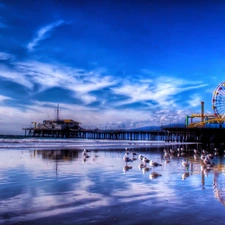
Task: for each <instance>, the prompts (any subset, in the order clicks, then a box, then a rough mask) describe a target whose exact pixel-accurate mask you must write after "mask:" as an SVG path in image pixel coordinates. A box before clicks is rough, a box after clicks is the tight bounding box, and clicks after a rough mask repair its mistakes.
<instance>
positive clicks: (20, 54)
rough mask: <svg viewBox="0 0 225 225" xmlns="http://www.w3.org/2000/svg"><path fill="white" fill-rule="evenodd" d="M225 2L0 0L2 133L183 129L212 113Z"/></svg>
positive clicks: (224, 35)
mask: <svg viewBox="0 0 225 225" xmlns="http://www.w3.org/2000/svg"><path fill="white" fill-rule="evenodd" d="M224 11H225V1H219V0H217V1H200V0H195V1H190V0H188V1H179V0H177V1H175V0H171V1H168V0H165V1H161V0H152V1H147V0H146V1H144V0H140V1H127V0H123V1H115V0H114V1H113V0H104V1H95V0H85V1H82V0H74V1H69V0H65V1H62V0H47V1H38V0H33V1H22V0H10V1H8V0H0V82H1V87H0V115H1V117H0V133H7V134H8V133H21V131H22V127H25V126H30V124H31V122H32V121H36V122H42V120H44V119H47V118H50V119H52V118H55V116H56V113H55V108H56V106H57V104H59V106H60V109H61V111H60V116H61V118H70V119H74V120H76V121H79V122H81V123H82V125H83V126H84V127H87V126H92V127H104V128H107V127H111V128H118V127H125V128H130V127H141V126H149V125H157V124H169V123H174V122H175V123H178V122H182V123H184V120H185V116H186V115H190V114H192V113H200V108H201V105H200V102H201V101H204V102H205V111H206V112H207V113H212V112H213V111H212V93H213V91H214V89H215V88H216V87H217V85H218V84H219V83H221V82H222V81H224V74H225V63H224V62H225V15H224Z"/></svg>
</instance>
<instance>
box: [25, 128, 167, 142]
mask: <svg viewBox="0 0 225 225" xmlns="http://www.w3.org/2000/svg"><path fill="white" fill-rule="evenodd" d="M23 130H24V131H25V137H53V138H84V139H108V140H160V141H162V140H165V137H166V136H165V131H164V130H152V131H138V130H99V129H63V130H61V129H58V130H57V129H39V128H23Z"/></svg>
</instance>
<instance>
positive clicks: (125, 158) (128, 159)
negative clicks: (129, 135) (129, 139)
mask: <svg viewBox="0 0 225 225" xmlns="http://www.w3.org/2000/svg"><path fill="white" fill-rule="evenodd" d="M128 154H129V153H128V152H126V153H125V154H124V156H123V161H124V162H125V163H126V165H127V163H128V162H132V160H131V159H130V158H129V156H128Z"/></svg>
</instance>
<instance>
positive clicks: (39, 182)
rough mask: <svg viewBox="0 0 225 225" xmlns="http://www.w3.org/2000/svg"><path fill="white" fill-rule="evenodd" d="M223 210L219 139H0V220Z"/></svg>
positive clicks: (214, 220) (178, 220)
mask: <svg viewBox="0 0 225 225" xmlns="http://www.w3.org/2000/svg"><path fill="white" fill-rule="evenodd" d="M217 148H218V149H219V151H218V149H217ZM84 149H85V150H86V153H84ZM203 150H204V151H208V153H206V154H209V153H211V154H212V156H213V159H212V162H213V163H214V165H212V166H211V167H210V168H205V167H204V165H203V162H202V160H201V159H200V155H201V154H202V152H203ZM173 151H174V152H173ZM194 151H196V152H197V154H194ZM126 152H127V153H128V154H127V155H128V157H129V159H130V160H128V162H125V161H124V160H123V158H124V155H125V153H126ZM140 155H142V156H144V157H146V158H147V159H149V160H153V161H154V162H157V163H159V164H161V165H160V166H151V165H150V163H149V162H146V163H144V162H143V161H141V160H140V158H141V156H140ZM184 161H185V162H187V163H188V164H189V166H188V167H186V166H183V162H184ZM224 210H225V157H224V151H223V149H222V148H221V146H213V148H212V145H211V146H203V145H201V144H199V143H185V144H184V143H168V142H167V143H166V142H163V141H156V142H154V141H112V140H110V141H107V140H96V139H94V140H88V139H86V140H82V139H51V138H48V139H46V138H24V137H1V139H0V224H82V225H83V224H121V225H122V224H128V225H134V224H144V223H148V224H166V225H168V224H171V225H172V224H173V225H176V224H177V225H178V224H179V225H180V224H199V225H203V224H206V223H207V224H224V219H225V213H224Z"/></svg>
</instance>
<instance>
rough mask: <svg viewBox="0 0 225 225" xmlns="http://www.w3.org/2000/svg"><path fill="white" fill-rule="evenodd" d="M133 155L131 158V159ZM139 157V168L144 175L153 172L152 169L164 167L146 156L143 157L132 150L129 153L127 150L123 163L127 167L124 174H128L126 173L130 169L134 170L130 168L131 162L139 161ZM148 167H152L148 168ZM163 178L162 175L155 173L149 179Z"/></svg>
mask: <svg viewBox="0 0 225 225" xmlns="http://www.w3.org/2000/svg"><path fill="white" fill-rule="evenodd" d="M130 155H131V157H130ZM137 157H138V159H139V160H140V164H139V166H138V168H139V169H140V170H142V172H143V173H146V172H149V171H150V170H151V168H152V167H153V168H154V167H158V166H162V164H160V163H158V162H155V161H153V160H149V159H148V158H147V157H146V156H144V155H141V154H139V155H138V154H137V153H136V152H134V151H133V150H130V151H128V150H127V148H125V154H124V156H123V161H124V162H125V164H126V165H125V166H124V168H123V171H124V173H126V171H128V170H129V169H132V166H129V165H128V163H129V162H133V161H134V160H137ZM148 165H149V166H150V167H148ZM160 176H162V175H161V174H159V173H157V172H155V171H153V172H152V173H151V174H150V175H149V178H150V179H154V178H157V177H160Z"/></svg>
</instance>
